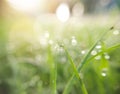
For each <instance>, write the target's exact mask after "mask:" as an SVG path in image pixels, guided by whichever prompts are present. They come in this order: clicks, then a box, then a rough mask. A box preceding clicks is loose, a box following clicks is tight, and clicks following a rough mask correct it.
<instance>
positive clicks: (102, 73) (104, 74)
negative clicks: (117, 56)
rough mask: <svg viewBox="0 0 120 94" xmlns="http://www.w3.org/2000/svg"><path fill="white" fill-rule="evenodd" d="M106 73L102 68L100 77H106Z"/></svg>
mask: <svg viewBox="0 0 120 94" xmlns="http://www.w3.org/2000/svg"><path fill="white" fill-rule="evenodd" d="M107 71H108V69H107V68H103V69H102V72H101V75H102V76H103V77H105V76H107Z"/></svg>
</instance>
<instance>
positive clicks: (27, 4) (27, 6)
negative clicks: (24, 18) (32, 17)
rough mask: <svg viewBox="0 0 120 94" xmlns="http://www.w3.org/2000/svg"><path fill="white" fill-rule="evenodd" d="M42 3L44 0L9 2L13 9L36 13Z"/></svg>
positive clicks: (15, 0)
mask: <svg viewBox="0 0 120 94" xmlns="http://www.w3.org/2000/svg"><path fill="white" fill-rule="evenodd" d="M42 1H43V0H8V2H9V4H10V5H11V6H12V7H13V8H15V9H16V10H20V11H24V12H32V11H36V10H37V9H38V8H39V6H40V4H41V3H42Z"/></svg>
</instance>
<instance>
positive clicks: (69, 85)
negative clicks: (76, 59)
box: [63, 29, 111, 94]
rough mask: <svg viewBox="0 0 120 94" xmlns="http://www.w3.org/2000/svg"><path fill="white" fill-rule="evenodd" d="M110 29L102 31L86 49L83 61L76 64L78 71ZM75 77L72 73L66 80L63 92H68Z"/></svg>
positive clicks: (66, 93) (64, 93)
mask: <svg viewBox="0 0 120 94" xmlns="http://www.w3.org/2000/svg"><path fill="white" fill-rule="evenodd" d="M110 30H111V29H109V30H107V31H106V32H103V33H102V34H101V36H100V37H99V38H98V40H97V41H96V42H95V43H94V44H93V45H92V47H91V48H90V50H89V51H88V53H87V54H86V56H85V57H84V59H83V61H82V62H81V63H80V64H79V66H78V71H79V72H80V71H81V69H82V67H83V66H84V65H85V64H86V62H87V59H88V58H89V56H90V54H91V52H92V50H93V49H94V48H95V46H96V45H97V44H98V42H99V41H101V40H102V39H103V38H104V36H105V35H106V34H107V33H108V31H110ZM74 79H75V74H73V75H72V77H71V79H70V80H69V81H68V83H67V85H66V87H65V89H64V91H63V94H68V93H69V90H70V88H71V85H72V84H73V83H72V82H73V80H74Z"/></svg>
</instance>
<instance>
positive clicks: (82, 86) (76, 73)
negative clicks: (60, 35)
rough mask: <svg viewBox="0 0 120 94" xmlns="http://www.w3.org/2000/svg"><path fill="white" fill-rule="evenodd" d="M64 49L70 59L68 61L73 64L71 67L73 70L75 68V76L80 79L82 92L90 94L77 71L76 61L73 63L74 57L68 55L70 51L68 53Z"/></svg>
mask: <svg viewBox="0 0 120 94" xmlns="http://www.w3.org/2000/svg"><path fill="white" fill-rule="evenodd" d="M63 48H64V50H65V53H66V55H67V57H68V59H69V61H70V63H71V66H72V68H73V71H74V74H75V76H76V77H77V79H78V81H79V83H80V87H81V90H82V92H83V94H88V93H87V89H86V87H85V85H84V83H83V81H82V79H81V78H80V75H79V72H78V70H77V68H76V66H75V64H74V61H73V59H72V57H71V56H70V54H69V53H68V51H67V49H66V48H65V46H63Z"/></svg>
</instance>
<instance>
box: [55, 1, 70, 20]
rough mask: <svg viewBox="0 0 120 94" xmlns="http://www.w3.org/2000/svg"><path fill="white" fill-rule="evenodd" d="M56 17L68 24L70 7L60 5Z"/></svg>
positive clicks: (63, 4)
mask: <svg viewBox="0 0 120 94" xmlns="http://www.w3.org/2000/svg"><path fill="white" fill-rule="evenodd" d="M56 16H57V17H58V19H59V20H60V21H61V22H66V21H67V20H68V19H69V17H70V11H69V6H68V5H67V4H65V3H62V4H60V5H59V6H58V8H57V10H56Z"/></svg>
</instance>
